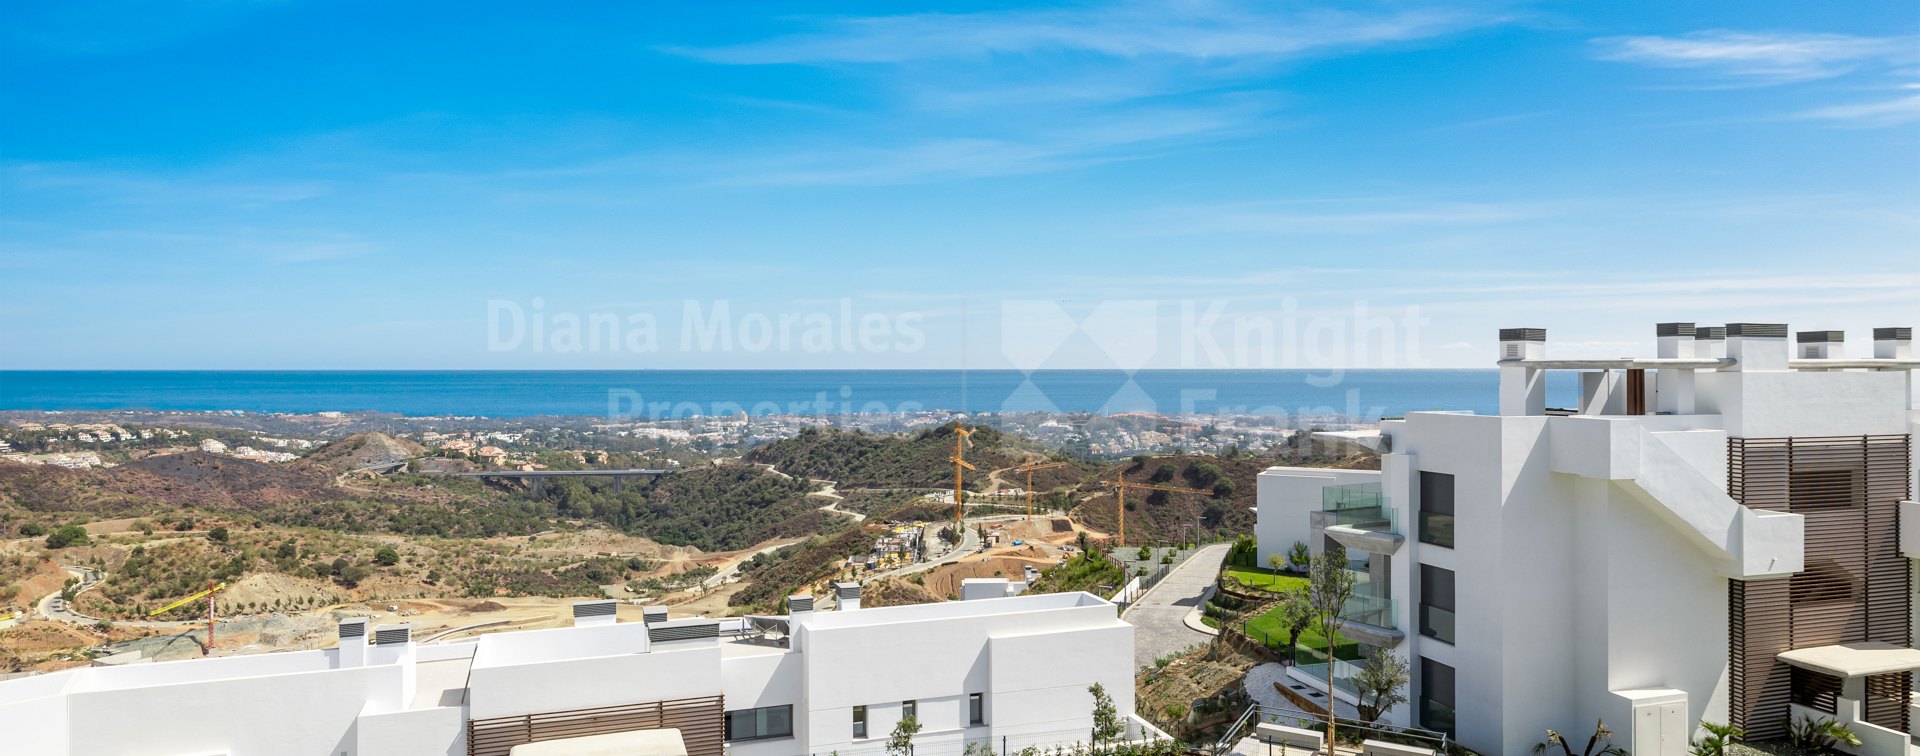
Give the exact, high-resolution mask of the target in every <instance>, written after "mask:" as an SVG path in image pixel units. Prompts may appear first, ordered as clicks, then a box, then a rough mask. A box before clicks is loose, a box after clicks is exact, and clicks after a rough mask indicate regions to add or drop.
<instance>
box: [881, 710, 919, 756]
mask: <svg viewBox="0 0 1920 756" xmlns="http://www.w3.org/2000/svg"><path fill="white" fill-rule="evenodd" d="M918 734H920V718H919V717H916V716H913V715H912V714H908V715H907V716H904V717H901V718H900V723H899V724H896V725H894V726H893V734H892V735H890V736H888V737H887V754H888V756H907V755H908V754H911V753H913V736H915V735H918Z"/></svg>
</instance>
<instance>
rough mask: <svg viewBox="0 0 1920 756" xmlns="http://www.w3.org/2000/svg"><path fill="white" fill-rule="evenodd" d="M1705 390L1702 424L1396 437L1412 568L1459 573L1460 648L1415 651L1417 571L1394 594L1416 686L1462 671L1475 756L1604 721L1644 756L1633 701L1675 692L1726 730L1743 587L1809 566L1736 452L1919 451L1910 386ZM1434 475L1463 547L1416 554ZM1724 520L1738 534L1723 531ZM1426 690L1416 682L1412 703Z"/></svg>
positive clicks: (1429, 642) (1803, 379)
mask: <svg viewBox="0 0 1920 756" xmlns="http://www.w3.org/2000/svg"><path fill="white" fill-rule="evenodd" d="M1696 377H1697V379H1698V380H1697V389H1698V396H1697V399H1698V407H1699V412H1701V413H1702V414H1694V415H1649V416H1636V417H1626V416H1607V417H1597V416H1575V417H1547V416H1543V415H1528V416H1506V417H1475V416H1469V415H1449V414H1436V413H1413V414H1410V415H1408V417H1407V418H1406V419H1405V420H1404V421H1400V422H1394V423H1386V424H1383V431H1384V432H1385V433H1386V434H1387V435H1389V436H1391V437H1392V438H1393V441H1392V446H1391V449H1392V450H1393V452H1394V453H1392V454H1389V455H1386V456H1385V458H1384V459H1383V463H1382V469H1383V471H1384V472H1385V476H1384V479H1383V486H1382V490H1383V491H1384V492H1385V493H1386V494H1387V496H1388V498H1389V501H1390V502H1393V505H1394V506H1395V508H1396V509H1397V510H1398V511H1399V512H1400V513H1401V522H1402V530H1403V531H1404V532H1405V534H1406V535H1407V537H1408V539H1409V543H1408V549H1409V552H1410V554H1411V555H1412V558H1411V559H1409V560H1407V561H1409V562H1411V563H1425V564H1431V565H1434V566H1436V567H1440V568H1444V569H1449V570H1452V571H1453V572H1454V575H1455V590H1456V610H1457V611H1456V614H1457V621H1456V633H1455V636H1456V640H1457V643H1458V645H1449V644H1446V643H1442V642H1439V641H1437V640H1434V639H1430V638H1425V637H1421V636H1420V635H1419V630H1418V626H1417V624H1416V623H1414V622H1413V621H1412V618H1414V617H1417V616H1418V614H1417V611H1418V603H1419V595H1418V593H1419V591H1418V568H1417V567H1414V568H1413V570H1412V574H1411V575H1410V576H1409V577H1408V579H1407V580H1405V581H1401V580H1399V571H1398V570H1396V571H1395V578H1396V580H1395V596H1396V598H1397V599H1399V600H1400V601H1402V602H1404V603H1406V604H1407V605H1408V610H1409V611H1403V612H1402V616H1405V617H1408V620H1406V623H1407V624H1406V625H1405V627H1404V629H1406V630H1407V632H1408V634H1409V636H1410V637H1409V642H1408V646H1409V652H1410V653H1409V656H1410V657H1411V661H1412V662H1413V664H1412V666H1413V668H1414V670H1415V674H1416V675H1418V669H1419V662H1418V660H1419V658H1420V657H1423V656H1424V657H1427V658H1431V659H1433V660H1434V661H1436V662H1440V663H1443V664H1446V665H1448V666H1450V667H1453V668H1454V670H1455V676H1456V686H1455V691H1454V697H1455V700H1456V701H1457V702H1459V704H1460V706H1459V709H1458V712H1457V715H1458V721H1457V724H1456V730H1457V734H1458V738H1459V740H1460V742H1461V743H1462V744H1463V745H1465V746H1467V747H1469V748H1473V749H1476V750H1479V751H1481V752H1484V753H1523V752H1525V751H1526V750H1528V749H1529V748H1530V747H1531V746H1532V744H1533V743H1536V742H1538V741H1539V740H1540V738H1541V736H1542V734H1543V732H1544V731H1545V729H1547V728H1550V727H1551V728H1555V729H1558V730H1561V731H1562V732H1577V733H1585V732H1588V731H1590V728H1591V727H1592V723H1593V721H1594V719H1596V718H1604V719H1605V720H1606V721H1607V723H1608V724H1609V725H1611V726H1612V727H1613V728H1614V729H1615V731H1616V733H1618V734H1617V735H1616V737H1615V742H1616V743H1618V744H1631V743H1632V742H1633V741H1632V738H1633V734H1634V733H1633V731H1632V728H1633V722H1634V717H1633V711H1632V709H1631V706H1632V704H1633V701H1634V700H1651V699H1649V698H1648V697H1649V696H1653V697H1656V698H1659V699H1660V700H1663V701H1664V700H1673V699H1674V698H1675V697H1676V695H1678V694H1675V693H1674V691H1679V692H1680V694H1683V695H1684V697H1685V713H1686V719H1687V721H1686V723H1685V730H1686V731H1687V732H1688V733H1690V734H1698V732H1699V730H1698V729H1697V727H1698V723H1699V721H1700V720H1701V719H1708V720H1713V721H1726V719H1727V712H1728V707H1729V705H1730V702H1729V698H1728V689H1727V675H1728V669H1727V667H1728V659H1727V654H1728V649H1727V622H1728V617H1727V603H1726V602H1727V593H1728V586H1727V580H1728V579H1729V578H1728V577H1727V576H1728V575H1729V574H1733V575H1738V574H1746V575H1749V576H1754V577H1751V578H1750V579H1784V577H1783V576H1784V573H1786V572H1791V571H1793V570H1797V569H1799V565H1800V563H1801V561H1800V560H1801V556H1800V553H1801V548H1802V545H1801V543H1800V540H1799V539H1800V537H1801V536H1800V531H1799V527H1798V523H1797V522H1793V521H1791V519H1790V518H1791V516H1765V517H1759V518H1757V519H1755V518H1753V517H1752V516H1751V515H1753V513H1752V512H1751V511H1750V510H1743V509H1740V508H1737V505H1732V504H1728V503H1727V502H1728V500H1727V499H1726V498H1725V489H1726V481H1727V452H1726V449H1727V439H1728V438H1729V437H1780V436H1803V437H1804V436H1845V435H1862V434H1899V433H1911V432H1913V430H1914V428H1915V427H1916V425H1915V422H1914V418H1915V417H1916V414H1920V413H1915V412H1913V411H1911V410H1910V409H1908V407H1909V405H1908V401H1909V397H1908V389H1907V388H1906V386H1907V384H1906V383H1905V380H1906V378H1907V376H1906V374H1905V373H1904V372H1851V373H1848V372H1796V371H1785V370H1782V371H1772V372H1745V373H1742V372H1733V371H1730V372H1700V373H1698V374H1697V376H1696ZM1420 470H1426V471H1432V472H1440V473H1448V474H1451V475H1453V476H1454V486H1455V491H1454V507H1455V545H1456V548H1452V549H1449V548H1443V547H1438V546H1432V545H1427V544H1422V543H1419V542H1418V510H1419V507H1418V494H1419V491H1418V489H1419V479H1418V471H1420ZM1403 471H1404V472H1403ZM1262 493H1263V494H1264V493H1265V489H1262ZM1663 497H1664V498H1663ZM1675 497H1677V498H1675ZM1716 499H1717V501H1716ZM1728 509H1732V510H1733V512H1734V514H1735V515H1736V518H1735V519H1740V520H1741V522H1738V523H1734V522H1728V521H1726V520H1725V517H1726V512H1727V510H1728ZM1267 511H1268V510H1267V507H1266V506H1265V501H1264V497H1263V502H1262V510H1261V514H1262V515H1263V516H1262V523H1261V528H1262V531H1261V532H1262V533H1263V536H1264V533H1266V532H1269V530H1273V531H1275V532H1277V531H1278V530H1279V528H1280V527H1282V526H1281V524H1278V523H1276V524H1273V525H1271V526H1270V525H1269V524H1268V523H1267V522H1265V520H1266V517H1265V515H1266V514H1267ZM1289 516H1292V517H1293V518H1294V520H1295V523H1293V524H1291V525H1288V526H1289V527H1296V528H1299V529H1302V530H1304V529H1305V528H1306V527H1307V525H1306V518H1305V515H1304V514H1299V515H1297V516H1296V515H1293V513H1289ZM1742 526H1744V527H1742ZM1782 539H1790V540H1782ZM1775 574H1777V576H1774V575H1775ZM1917 611H1920V610H1917ZM1420 691H1421V681H1419V680H1418V679H1416V680H1415V684H1414V686H1413V688H1412V690H1411V692H1410V697H1412V698H1414V699H1415V701H1416V702H1417V700H1418V698H1419V696H1420ZM1636 697H1637V698H1636ZM1670 739H1671V738H1670ZM1679 748H1680V750H1678V751H1676V752H1677V753H1684V752H1685V750H1684V746H1680V747H1679Z"/></svg>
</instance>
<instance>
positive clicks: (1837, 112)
mask: <svg viewBox="0 0 1920 756" xmlns="http://www.w3.org/2000/svg"><path fill="white" fill-rule="evenodd" d="M1796 117H1798V118H1802V119H1806V120H1813V121H1832V122H1837V123H1842V124H1851V125H1856V126H1894V125H1898V124H1903V123H1916V122H1920V94H1911V95H1906V96H1904V97H1896V98H1894V99H1891V100H1880V101H1877V102H1858V103H1850V104H1845V105H1828V106H1826V107H1821V108H1814V109H1812V110H1807V111H1803V112H1801V113H1799V114H1797V116H1796Z"/></svg>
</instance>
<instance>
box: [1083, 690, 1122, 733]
mask: <svg viewBox="0 0 1920 756" xmlns="http://www.w3.org/2000/svg"><path fill="white" fill-rule="evenodd" d="M1087 692H1088V693H1092V694H1093V747H1094V748H1099V747H1100V746H1102V745H1104V744H1107V743H1112V742H1114V741H1116V740H1119V739H1120V738H1121V736H1123V735H1125V734H1126V726H1125V725H1123V724H1121V722H1120V710H1119V709H1118V708H1115V707H1114V705H1113V696H1109V695H1107V688H1106V686H1103V685H1101V684H1100V683H1094V684H1093V686H1092V687H1089V688H1087Z"/></svg>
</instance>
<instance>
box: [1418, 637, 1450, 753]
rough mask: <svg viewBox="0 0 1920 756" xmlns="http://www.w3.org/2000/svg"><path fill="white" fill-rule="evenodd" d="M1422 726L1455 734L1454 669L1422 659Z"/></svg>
mask: <svg viewBox="0 0 1920 756" xmlns="http://www.w3.org/2000/svg"><path fill="white" fill-rule="evenodd" d="M1420 726H1422V727H1425V728H1427V729H1429V730H1438V731H1440V732H1444V733H1447V734H1453V668H1452V667H1449V666H1447V665H1445V664H1441V663H1439V662H1436V661H1434V660H1432V659H1428V658H1426V657H1424V656H1423V657H1420Z"/></svg>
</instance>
